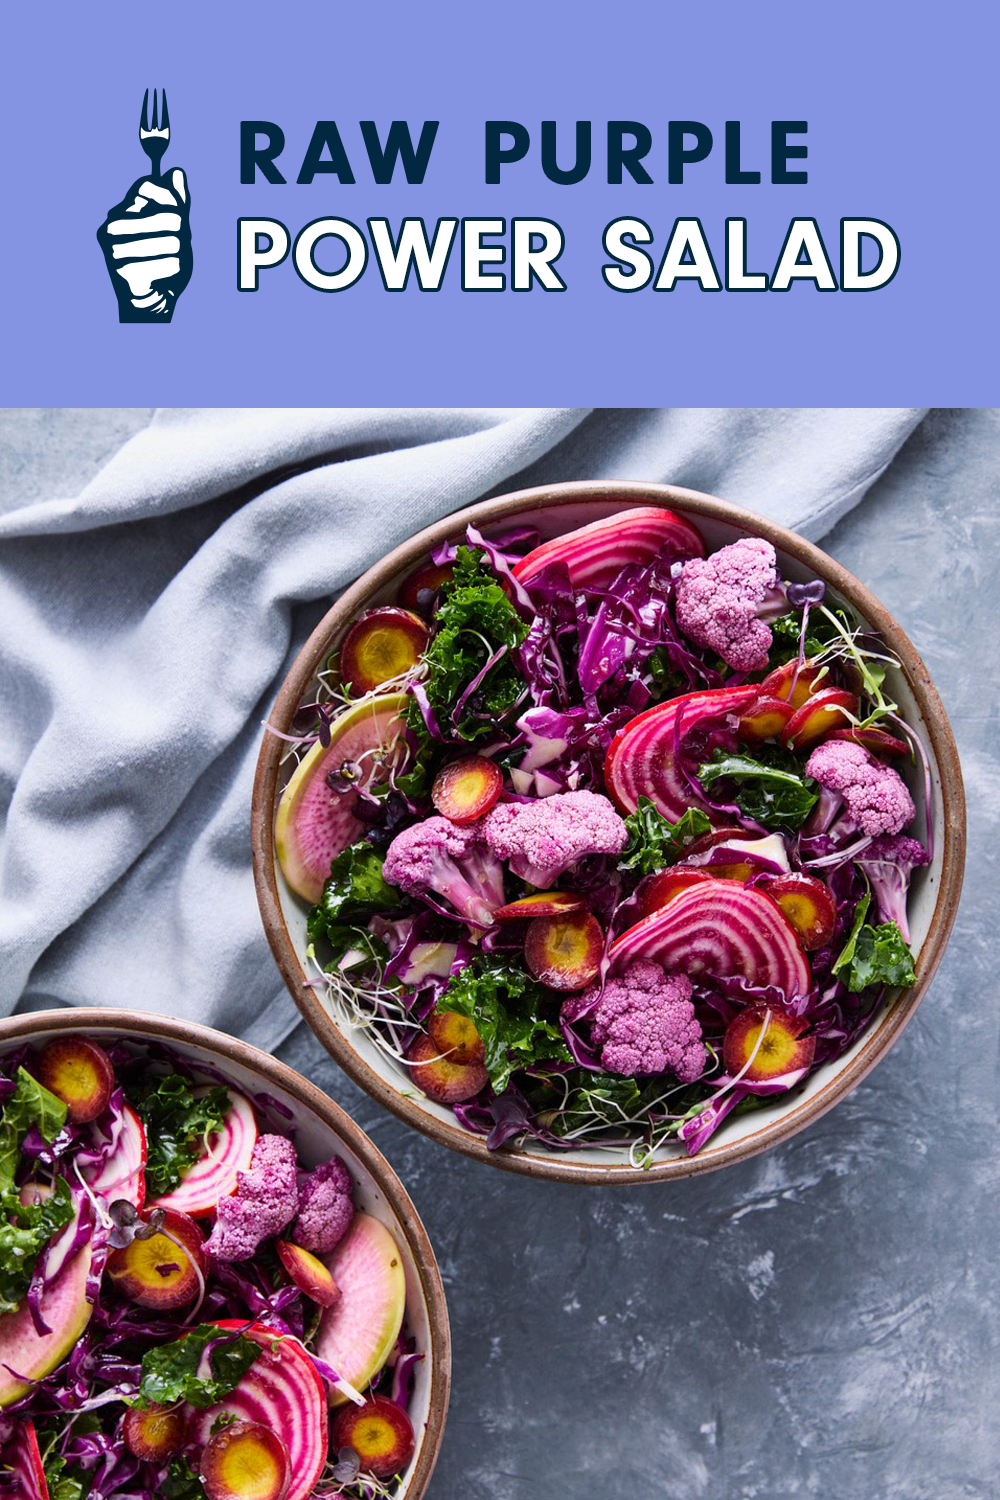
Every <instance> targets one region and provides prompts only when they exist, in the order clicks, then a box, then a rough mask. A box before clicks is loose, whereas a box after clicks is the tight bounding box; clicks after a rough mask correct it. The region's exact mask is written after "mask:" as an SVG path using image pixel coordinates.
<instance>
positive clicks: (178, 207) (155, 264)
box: [97, 93, 193, 323]
mask: <svg viewBox="0 0 1000 1500" xmlns="http://www.w3.org/2000/svg"><path fill="white" fill-rule="evenodd" d="M147 105H148V93H147V99H146V100H145V101H144V102H143V106H142V121H141V124H140V127H139V140H140V144H141V145H142V148H143V150H144V151H145V152H146V154H147V156H148V157H149V161H150V168H151V171H150V173H149V175H148V176H146V177H140V178H138V179H137V181H135V182H133V184H132V186H131V187H130V188H129V190H128V192H127V193H126V194H125V196H124V198H123V199H122V201H121V202H120V203H116V204H115V206H114V208H112V209H109V210H108V216H107V218H106V219H105V220H104V223H103V224H102V225H101V227H100V228H99V229H98V231H97V240H98V243H99V244H100V247H101V249H102V250H103V252H104V260H105V263H106V265H107V268H108V274H109V276H110V277H111V285H112V287H113V288H114V293H115V296H116V297H117V299H118V321H119V322H120V323H169V322H170V319H171V317H172V316H173V311H174V307H175V306H176V303H177V298H178V297H179V296H180V294H181V292H183V290H184V288H185V287H186V286H187V284H188V282H189V281H190V280H191V267H192V263H193V262H192V257H191V220H190V212H191V194H190V192H189V191H188V184H187V178H186V177H185V175H184V172H183V171H182V170H181V168H180V167H174V168H173V169H172V170H171V171H169V172H164V173H162V174H161V173H160V170H159V168H160V160H161V158H162V156H163V153H164V151H165V150H166V147H167V142H168V141H169V139H170V127H169V122H168V117H167V103H166V97H164V100H163V119H162V124H160V125H159V126H158V125H157V118H156V96H155V94H154V103H153V127H152V129H150V128H149V127H148V125H147Z"/></svg>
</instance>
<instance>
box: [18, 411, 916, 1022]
mask: <svg viewBox="0 0 1000 1500" xmlns="http://www.w3.org/2000/svg"><path fill="white" fill-rule="evenodd" d="M922 416H923V413H922V412H920V411H915V410H888V411H884V410H863V411H849V410H840V409H837V410H816V411H811V410H764V411H753V410H742V409H741V410H732V411H729V410H683V409H669V408H668V409H654V410H625V411H621V410H604V411H594V412H588V411H582V410H578V409H574V410H565V409H564V410H529V411H525V410H488V411H487V410H475V411H462V410H453V409H449V410H431V411H428V410H385V411H380V410H348V409H324V408H320V409H315V410H290V411H283V410H260V411H253V410H242V409H241V410H202V411H177V410H174V411H164V412H161V413H158V414H157V415H156V416H155V417H154V419H153V420H152V422H151V423H150V425H149V426H148V427H147V428H146V429H145V430H144V431H141V432H140V433H138V435H137V436H135V437H133V438H132V439H131V440H130V441H129V442H128V443H126V445H125V446H124V447H123V448H122V449H121V450H120V452H118V453H117V454H116V455H115V456H114V458H113V459H112V460H111V462H110V463H108V464H107V466H106V467H105V468H104V469H103V470H102V471H101V472H100V473H99V474H98V475H97V477H96V478H95V479H94V480H93V481H92V482H91V483H89V484H88V485H87V486H86V487H85V489H84V490H83V491H82V492H81V493H80V494H79V495H77V496H75V497H71V498H58V499H51V500H48V501H43V502H39V503H31V504H25V505H23V506H22V507H20V508H17V507H15V508H14V509H11V510H8V511H7V513H6V514H5V515H0V818H2V826H0V1013H8V1012H10V1011H12V1010H13V1009H15V1007H18V1008H22V1009H23V1008H38V1007H40V1006H44V1005H52V1004H71V1005H108V1006H133V1007H138V1008H140V1009H148V1010H154V1011H159V1012H163V1013H166V1014H169V1015H173V1016H179V1017H184V1018H186V1019H190V1020H197V1021H203V1022H208V1023H210V1024H212V1025H215V1026H219V1027H222V1028H223V1029H225V1030H226V1031H229V1032H233V1033H235V1034H237V1035H240V1036H243V1037H245V1038H246V1039H247V1040H249V1041H253V1042H255V1043H256V1044H257V1045H258V1046H263V1047H265V1048H272V1047H274V1046H276V1045H277V1044H278V1043H279V1041H280V1040H281V1039H282V1037H283V1036H284V1035H285V1034H286V1033H287V1032H288V1031H289V1029H290V1028H291V1026H292V1025H293V1023H294V1019H295V1015H296V1012H295V1010H294V1007H293V1004H292V1001H291V999H290V998H289V997H288V996H287V994H286V993H285V992H284V990H283V989H281V987H280V985H279V980H278V976H277V973H276V970H275V968H274V965H273V963H272V960H271V957H270V953H269V951H268V947H267V943H266V941H265V938H264V934H263V930H262V928H261V924H260V919H259V916H258V913H257V905H256V900H255V897H254V889H253V881H252V877H251V872H250V850H249V808H250V788H251V783H252V778H253V770H254V763H255V759H256V755H257V748H258V744H259V741H260V736H261V732H262V731H261V727H260V725H261V720H262V719H263V718H264V716H265V715H266V713H267V711H268V709H269V707H270V705H271V703H272V701H273V699H274V696H275V694H276V692H277V689H278V686H279V684H280V682H281V679H282V676H283V675H284V673H285V672H286V671H287V670H288V667H289V666H290V664H291V661H292V658H293V657H294V654H295V652H296V651H297V650H298V648H299V646H300V645H301V644H302V642H303V640H304V639H305V636H306V634H307V633H308V631H309V630H310V629H311V628H312V626H313V625H314V624H315V623H316V621H317V620H318V619H319V617H320V616H321V614H322V612H323V611H324V610H325V609H326V608H327V607H328V605H329V603H330V602H331V601H332V599H334V598H335V597H336V596H337V594H338V593H339V592H340V591H341V590H342V589H343V588H344V587H345V585H346V584H348V583H349V582H350V581H351V580H352V579H353V578H355V577H356V576H357V575H358V574H359V573H361V572H362V571H363V570H364V569H365V568H367V567H368V566H369V565H370V564H371V563H373V562H375V561H376V560H377V559H378V558H379V557H380V556H381V555H382V554H383V553H384V552H386V551H387V550H388V549H389V548H390V547H393V546H395V545H396V544H397V543H398V542H401V541H403V540H405V538H406V537H408V536H409V535H410V534H411V533H413V532H414V531H416V530H418V529H419V528H420V527H422V526H424V525H426V524H428V523H429V522H431V521H433V520H435V519H437V518H438V517H440V516H443V515H446V514H447V513H449V512H450V511H453V510H456V509H458V508H459V507H460V506H463V505H467V504H469V503H470V502H472V501H474V500H477V499H480V498H481V497H483V496H484V495H487V494H490V493H499V492H501V491H503V490H506V489H514V488H519V487H521V486H522V485H526V484H532V483H546V482H549V483H550V482H554V481H558V480H573V479H645V480H660V481H667V482H672V483H676V484H681V485H686V486H688V487H690V488H692V489H700V490H707V491H710V492H712V493H714V494H718V495H721V496H724V497H725V498H727V499H729V500H734V501H737V502H740V503H742V504H745V505H747V506H749V507H751V508H753V509H756V510H758V511H761V512H764V513H765V514H767V515H769V516H773V517H774V518H775V519H777V520H779V521H782V522H784V523H785V524H787V525H789V526H792V527H794V528H796V529H797V530H799V531H800V532H802V533H804V534H805V535H806V536H808V537H810V538H814V539H815V538H818V537H821V536H822V535H823V534H824V532H825V531H827V530H829V528H830V527H831V526H832V525H833V524H834V522H835V521H836V520H838V519H839V518H840V517H841V516H842V515H844V514H845V513H846V512H847V511H848V510H849V509H851V508H852V507H853V506H855V505H857V504H858V503H859V502H860V501H862V500H863V499H864V496H865V494H866V491H867V490H868V488H869V487H870V486H871V484H872V483H873V482H874V481H875V480H876V479H877V478H878V477H879V475H880V474H881V473H883V471H884V470H885V469H886V468H887V467H888V465H889V464H890V463H891V462H892V459H893V457H894V455H895V454H896V453H897V452H898V450H899V449H900V447H901V446H902V444H903V443H904V442H905V441H906V439H907V438H908V437H909V435H910V434H911V433H912V432H913V430H914V429H915V428H916V426H917V425H918V423H919V422H920V421H921V419H922Z"/></svg>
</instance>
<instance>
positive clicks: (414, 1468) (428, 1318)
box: [0, 1009, 451, 1500]
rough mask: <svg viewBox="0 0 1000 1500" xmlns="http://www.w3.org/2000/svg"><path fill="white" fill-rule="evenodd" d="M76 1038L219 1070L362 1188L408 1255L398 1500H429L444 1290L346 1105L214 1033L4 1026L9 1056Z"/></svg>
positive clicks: (103, 1018)
mask: <svg viewBox="0 0 1000 1500" xmlns="http://www.w3.org/2000/svg"><path fill="white" fill-rule="evenodd" d="M69 1031H79V1032H83V1033H84V1034H86V1035H87V1036H89V1037H90V1038H91V1039H92V1040H94V1041H96V1042H100V1043H103V1044H104V1045H109V1044H110V1043H111V1042H113V1041H118V1040H124V1041H129V1040H132V1041H138V1042H146V1043H155V1042H160V1043H163V1044H165V1045H166V1046H168V1047H170V1048H172V1049H173V1050H174V1051H175V1052H176V1053H177V1054H178V1055H179V1056H181V1057H183V1058H188V1059H190V1060H191V1062H192V1063H195V1064H197V1063H201V1062H205V1063H210V1064H211V1065H212V1066H213V1067H214V1068H216V1069H217V1070H218V1071H219V1072H221V1073H222V1074H223V1075H224V1076H225V1077H226V1078H227V1079H230V1080H231V1081H232V1083H233V1084H234V1085H235V1086H236V1087H237V1088H239V1089H241V1090H243V1092H244V1093H246V1094H247V1095H248V1096H249V1097H251V1098H253V1097H254V1096H255V1095H268V1096H269V1097H270V1099H276V1100H277V1101H278V1103H279V1104H280V1105H282V1106H284V1108H285V1109H287V1110H288V1111H290V1113H291V1117H292V1120H291V1123H292V1124H293V1125H294V1128H295V1130H296V1145H297V1147H298V1151H299V1155H300V1156H301V1158H302V1160H303V1161H304V1162H306V1163H307V1164H315V1163H316V1162H320V1161H325V1160H327V1159H328V1158H329V1157H330V1156H331V1155H333V1154H334V1153H336V1154H337V1155H338V1156H340V1157H342V1158H343V1160H344V1161H345V1163H346V1164H347V1166H348V1168H349V1169H350V1172H351V1175H352V1177H353V1178H354V1182H355V1184H356V1190H355V1202H356V1204H357V1206H358V1207H359V1208H362V1209H364V1210H365V1212H366V1213H369V1214H372V1215H373V1216H374V1217H375V1218H377V1219H380V1220H381V1221H382V1223H383V1224H385V1226H386V1228H387V1229H388V1230H389V1231H390V1233H391V1234H392V1235H393V1237H394V1239H395V1240H396V1243H397V1244H398V1245H399V1247H400V1249H401V1250H402V1253H403V1256H404V1260H405V1272H406V1321H405V1323H404V1325H403V1326H404V1330H405V1331H406V1332H407V1333H409V1334H412V1335H413V1336H414V1338H415V1339H416V1344H417V1347H418V1348H419V1349H422V1350H423V1351H424V1352H425V1358H424V1359H423V1360H422V1361H420V1363H418V1364H417V1365H416V1366H415V1378H414V1389H413V1398H412V1401H411V1403H410V1417H411V1419H412V1421H413V1430H414V1433H415V1434H416V1440H417V1445H416V1449H415V1451H414V1455H413V1458H412V1459H411V1461H410V1464H409V1466H408V1468H407V1470H406V1472H405V1474H404V1475H403V1476H402V1482H401V1485H400V1488H399V1492H398V1493H399V1500H420V1497H421V1496H423V1495H424V1494H425V1493H426V1491H427V1486H428V1484H429V1482H430V1477H431V1474H432V1472H433V1470H434V1464H435V1462H436V1460H437V1455H438V1452H439V1450H440V1447H441V1438H442V1435H443V1433H444V1424H445V1416H446V1414H447V1410H448V1391H449V1385H450V1380H451V1338H450V1333H449V1329H448V1309H447V1306H446V1304H445V1297H444V1287H443V1286H442V1284H441V1273H440V1272H439V1270H438V1266H437V1261H436V1260H435V1258H434V1251H433V1250H432V1249H431V1244H430V1241H429V1239H428V1238H427V1233H426V1231H425V1229H424V1226H423V1224H421V1222H420V1218H419V1216H418V1214H417V1211H416V1209H415V1208H414V1206H413V1204H412V1203H411V1202H410V1199H409V1197H408V1196H407V1193H406V1190H405V1188H404V1187H403V1184H402V1183H401V1182H400V1180H399V1178H398V1177H397V1176H396V1174H395V1172H394V1171H393V1170H392V1168H391V1167H390V1166H389V1163H388V1162H387V1161H386V1160H385V1158H384V1157H383V1156H382V1155H381V1153H380V1152H379V1151H378V1150H376V1148H375V1147H374V1146H373V1145H372V1143H371V1141H370V1140H369V1139H368V1137H367V1136H366V1135H365V1133H364V1131H363V1130H361V1129H359V1127H358V1126H357V1125H355V1123H354V1121H353V1120H352V1119H351V1118H350V1116H349V1115H347V1114H345V1113H344V1111H343V1110H342V1109H341V1108H340V1106H339V1105H337V1104H334V1102H333V1100H332V1099H329V1098H327V1096H326V1094H324V1093H322V1091H321V1090H320V1089H318V1088H316V1087H315V1086H314V1085H313V1084H311V1083H309V1082H307V1080H306V1079H305V1078H303V1077H302V1076H301V1075H300V1074H298V1073H296V1072H294V1070H293V1069H292V1068H286V1067H285V1065H284V1063H280V1062H277V1061H276V1060H275V1059H274V1058H273V1057H269V1056H268V1055H267V1053H265V1052H259V1051H258V1050H257V1048H256V1047H249V1046H247V1044H246V1043H245V1042H240V1041H236V1040H235V1039H234V1038H233V1037H230V1036H226V1035H224V1033H222V1032H221V1031H213V1030H212V1029H211V1028H210V1027H208V1026H196V1025H193V1024H192V1023H190V1022H186V1021H174V1020H169V1019H167V1018H165V1017H162V1016H153V1015H146V1014H143V1013H142V1012H140V1011H126V1010H96V1009H94V1010H75V1009H74V1010H58V1011H38V1012H33V1013H31V1014H28V1015H23V1016H14V1017H12V1018H10V1019H8V1020H4V1021H0V1055H2V1054H3V1053H5V1052H7V1051H9V1050H10V1049H11V1047H14V1046H18V1047H19V1046H22V1045H23V1044H24V1043H26V1042H27V1043H31V1044H33V1045H35V1044H37V1045H42V1044H44V1043H45V1042H46V1041H48V1040H49V1039H50V1038H51V1037H53V1036H56V1035H58V1034H59V1033H65V1032H69Z"/></svg>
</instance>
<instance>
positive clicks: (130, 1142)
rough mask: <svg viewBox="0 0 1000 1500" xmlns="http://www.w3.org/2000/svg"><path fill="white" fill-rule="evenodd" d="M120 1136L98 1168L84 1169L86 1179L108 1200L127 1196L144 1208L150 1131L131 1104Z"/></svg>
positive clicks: (135, 1204)
mask: <svg viewBox="0 0 1000 1500" xmlns="http://www.w3.org/2000/svg"><path fill="white" fill-rule="evenodd" d="M116 1128H117V1130H118V1139H117V1141H116V1143H115V1144H114V1146H113V1148H112V1150H111V1151H109V1153H108V1156H107V1158H106V1160H105V1162H104V1164H103V1166H101V1167H99V1168H98V1169H97V1170H95V1169H94V1168H92V1167H91V1168H89V1169H88V1168H84V1169H83V1178H84V1181H85V1182H86V1184H87V1186H88V1187H89V1188H90V1190H91V1192H92V1193H93V1194H94V1196H95V1197H97V1198H103V1199H104V1201H105V1202H106V1203H113V1202H114V1201H115V1200H116V1199H117V1198H126V1199H127V1200H128V1201H129V1203H131V1204H132V1206H133V1208H136V1209H138V1210H139V1211H140V1212H141V1211H142V1207H143V1204H144V1203H145V1201H146V1131H145V1128H144V1127H143V1123H142V1121H141V1120H140V1119H139V1116H138V1115H137V1114H136V1112H135V1110H134V1109H133V1108H132V1106H131V1105H130V1104H126V1105H125V1106H124V1108H123V1110H122V1115H121V1120H120V1122H119V1123H118V1125H117V1127H116Z"/></svg>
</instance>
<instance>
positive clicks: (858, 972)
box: [832, 891, 917, 994]
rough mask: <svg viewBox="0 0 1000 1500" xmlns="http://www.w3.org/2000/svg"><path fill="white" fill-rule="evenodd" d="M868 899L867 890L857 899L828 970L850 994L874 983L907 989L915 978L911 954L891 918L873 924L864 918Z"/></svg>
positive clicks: (913, 982) (869, 896) (868, 892)
mask: <svg viewBox="0 0 1000 1500" xmlns="http://www.w3.org/2000/svg"><path fill="white" fill-rule="evenodd" d="M870 901H871V892H870V891H866V892H865V894H864V895H863V896H862V898H861V900H860V901H859V902H858V905H857V909H856V910H855V913H854V922H853V925H852V927H851V933H850V936H849V938H848V939H847V943H846V944H845V946H844V949H843V952H842V953H841V954H840V956H839V958H838V959H837V962H836V963H835V964H834V966H833V970H832V972H833V973H834V974H835V975H837V977H838V978H840V979H843V981H844V983H845V984H846V986H847V988H848V989H849V990H850V991H851V993H852V994H857V993H858V992H860V991H861V990H866V989H870V988H871V986H872V985H875V984H886V985H889V986H890V988H892V989H908V988H909V986H910V985H911V984H915V983H916V978H917V976H916V972H915V970H914V967H913V954H912V953H911V952H910V950H909V948H908V947H907V945H906V941H905V939H904V937H903V934H902V933H901V932H900V930H899V928H898V927H897V925H896V923H895V922H882V923H881V924H880V925H879V926H877V927H875V926H872V925H870V924H869V923H866V922H865V916H866V914H867V912H868V906H869V903H870Z"/></svg>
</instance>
